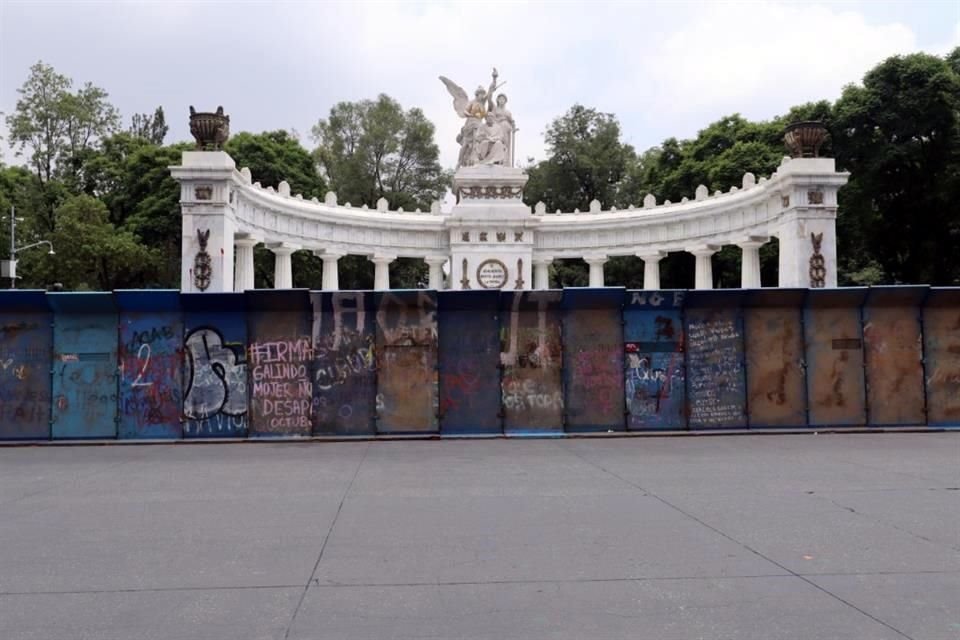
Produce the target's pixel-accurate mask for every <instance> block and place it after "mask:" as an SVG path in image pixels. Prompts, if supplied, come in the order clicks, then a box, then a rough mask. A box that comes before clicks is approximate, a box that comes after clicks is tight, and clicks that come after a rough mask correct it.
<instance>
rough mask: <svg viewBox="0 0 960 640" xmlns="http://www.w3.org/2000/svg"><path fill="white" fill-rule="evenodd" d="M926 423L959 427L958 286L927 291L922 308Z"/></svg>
mask: <svg viewBox="0 0 960 640" xmlns="http://www.w3.org/2000/svg"><path fill="white" fill-rule="evenodd" d="M923 343H924V360H925V362H926V382H927V424H928V425H930V426H937V427H960V287H951V288H942V289H940V288H935V289H931V290H930V295H929V296H927V301H926V304H925V305H924V307H923Z"/></svg>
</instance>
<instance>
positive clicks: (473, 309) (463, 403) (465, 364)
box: [437, 290, 503, 433]
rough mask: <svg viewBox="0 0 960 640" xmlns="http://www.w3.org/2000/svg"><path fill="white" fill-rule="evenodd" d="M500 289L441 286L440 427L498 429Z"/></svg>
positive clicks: (461, 430)
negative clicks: (463, 288)
mask: <svg viewBox="0 0 960 640" xmlns="http://www.w3.org/2000/svg"><path fill="white" fill-rule="evenodd" d="M499 297H500V292H499V291H482V290H477V291H440V292H438V294H437V305H438V310H439V319H438V325H439V334H440V335H439V367H438V368H439V372H440V376H439V377H440V430H441V431H442V432H443V433H500V432H502V431H503V424H502V421H501V416H500V339H499V335H498V332H499V326H500V320H499V317H498V315H497V304H498V301H499Z"/></svg>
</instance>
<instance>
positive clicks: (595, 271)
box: [583, 255, 607, 287]
mask: <svg viewBox="0 0 960 640" xmlns="http://www.w3.org/2000/svg"><path fill="white" fill-rule="evenodd" d="M583 260H584V262H586V263H587V264H588V265H590V286H591V287H602V286H603V265H605V264H606V263H607V256H600V255H592V256H584V257H583Z"/></svg>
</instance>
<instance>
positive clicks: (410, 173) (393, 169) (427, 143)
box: [313, 94, 451, 289]
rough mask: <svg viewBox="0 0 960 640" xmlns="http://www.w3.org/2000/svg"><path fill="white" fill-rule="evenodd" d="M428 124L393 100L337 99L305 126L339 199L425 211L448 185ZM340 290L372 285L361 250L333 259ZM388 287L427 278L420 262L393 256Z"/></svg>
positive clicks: (413, 284) (411, 285) (419, 113)
mask: <svg viewBox="0 0 960 640" xmlns="http://www.w3.org/2000/svg"><path fill="white" fill-rule="evenodd" d="M434 133H435V128H434V126H433V123H431V122H430V121H429V120H427V118H426V116H424V114H423V111H421V110H420V109H416V108H414V109H409V110H407V111H404V110H403V107H402V106H401V105H400V103H398V102H397V101H396V100H394V99H393V98H391V97H389V96H387V95H384V94H381V95H380V96H378V97H377V99H376V100H361V101H359V102H341V103H338V104H336V105H335V106H334V107H333V108H332V109H331V110H330V115H329V116H328V117H327V119H326V120H320V121H319V122H318V123H317V124H316V125H315V126H314V127H313V139H314V141H315V142H316V144H317V148H316V150H315V151H314V157H316V158H317V161H318V162H319V164H320V166H321V167H322V169H323V172H324V174H325V175H326V176H327V178H328V179H329V181H330V188H331V189H332V190H333V191H335V192H336V193H337V199H338V200H339V201H340V202H341V203H346V202H349V203H351V204H353V205H354V206H360V205H367V206H368V207H371V208H373V207H375V206H376V204H377V201H378V200H379V199H380V198H386V200H387V202H388V203H389V206H390V207H391V208H394V209H396V208H403V209H405V210H407V211H413V210H415V209H422V210H427V209H429V208H430V206H431V204H432V203H433V202H434V201H437V200H441V199H442V198H443V197H444V195H445V194H446V191H447V189H448V188H449V186H450V177H451V176H450V173H449V172H446V171H444V170H443V168H442V167H441V166H440V160H439V158H440V149H439V147H437V144H436V142H435V141H434ZM339 271H340V284H341V287H342V288H345V289H346V288H369V287H372V286H373V266H372V264H371V263H370V262H369V261H368V260H367V259H366V258H364V257H362V256H346V257H344V258H342V259H341V260H340V269H339ZM390 271H391V286H395V287H403V288H415V287H417V286H418V285H420V284H422V283H425V282H426V280H427V266H426V264H424V263H423V261H422V260H412V259H406V258H400V259H399V260H397V261H396V262H395V263H393V265H391V270H390Z"/></svg>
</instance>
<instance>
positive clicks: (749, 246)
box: [737, 237, 769, 289]
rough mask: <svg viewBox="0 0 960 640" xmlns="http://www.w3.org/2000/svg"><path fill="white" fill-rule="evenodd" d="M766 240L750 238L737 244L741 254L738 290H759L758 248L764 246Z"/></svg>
mask: <svg viewBox="0 0 960 640" xmlns="http://www.w3.org/2000/svg"><path fill="white" fill-rule="evenodd" d="M767 240H769V238H757V237H750V238H749V239H747V240H744V241H743V242H738V243H737V246H739V247H740V250H741V251H742V252H743V255H742V256H741V257H740V288H742V289H759V288H760V286H761V284H760V247H762V246H763V245H764V244H766V243H767Z"/></svg>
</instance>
